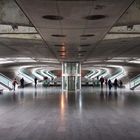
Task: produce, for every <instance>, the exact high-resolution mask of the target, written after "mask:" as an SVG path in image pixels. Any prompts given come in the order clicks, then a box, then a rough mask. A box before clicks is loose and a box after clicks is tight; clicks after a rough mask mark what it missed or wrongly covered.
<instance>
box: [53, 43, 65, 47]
mask: <svg viewBox="0 0 140 140" xmlns="http://www.w3.org/2000/svg"><path fill="white" fill-rule="evenodd" d="M54 46H55V47H64V45H62V44H55V45H54Z"/></svg>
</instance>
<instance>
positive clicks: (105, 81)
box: [93, 77, 123, 90]
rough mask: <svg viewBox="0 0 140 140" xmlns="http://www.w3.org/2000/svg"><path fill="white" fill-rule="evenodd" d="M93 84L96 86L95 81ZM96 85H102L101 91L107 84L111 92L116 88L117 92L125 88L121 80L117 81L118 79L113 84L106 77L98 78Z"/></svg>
mask: <svg viewBox="0 0 140 140" xmlns="http://www.w3.org/2000/svg"><path fill="white" fill-rule="evenodd" d="M93 84H94V85H95V81H94V80H93ZM96 84H98V85H100V86H101V89H102V88H103V85H104V84H105V85H106V88H107V87H108V88H109V90H111V88H112V87H113V86H114V88H115V90H116V89H117V88H118V87H120V88H122V87H123V82H122V81H121V80H119V81H118V80H117V78H116V79H115V80H114V82H113V83H112V81H111V80H110V79H109V80H108V79H105V78H104V77H101V78H100V79H99V77H97V80H96Z"/></svg>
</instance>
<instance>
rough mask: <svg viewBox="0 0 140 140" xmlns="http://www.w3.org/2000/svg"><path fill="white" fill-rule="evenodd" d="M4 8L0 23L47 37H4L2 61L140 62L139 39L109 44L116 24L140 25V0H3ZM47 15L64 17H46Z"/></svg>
mask: <svg viewBox="0 0 140 140" xmlns="http://www.w3.org/2000/svg"><path fill="white" fill-rule="evenodd" d="M0 7H1V8H0V9H1V10H0V24H8V25H12V26H13V25H17V26H19V25H23V26H33V27H35V29H36V30H37V32H38V33H39V34H40V35H41V37H42V40H32V39H28V40H27V39H16V38H15V39H12V38H8V37H5V38H3V37H2V38H1V37H0V57H16V56H19V57H32V58H35V59H40V58H48V59H55V60H56V61H82V62H84V61H91V60H96V59H97V60H98V59H100V60H101V61H102V62H104V61H105V60H109V59H113V58H116V57H128V58H130V59H131V58H134V57H137V58H140V55H139V52H140V47H139V41H140V38H139V37H135V38H133V37H132V38H129V39H128V38H125V39H124V38H122V39H109V40H104V37H105V36H106V35H107V34H108V33H110V30H111V29H112V27H114V26H122V25H124V26H131V25H137V24H140V18H139V17H140V2H139V0H65V1H64V0H16V2H15V1H13V0H1V1H0ZM45 15H48V16H49V15H54V16H61V18H62V19H61V18H60V19H59V20H56V19H55V20H52V19H44V18H43V16H45ZM97 15H102V16H104V18H102V19H97V18H99V16H97ZM53 18H56V17H53ZM0 34H1V33H0ZM86 34H87V35H89V36H88V37H85V36H83V35H86ZM91 34H93V36H92V35H91ZM58 35H65V36H59V37H58ZM90 35H91V36H90Z"/></svg>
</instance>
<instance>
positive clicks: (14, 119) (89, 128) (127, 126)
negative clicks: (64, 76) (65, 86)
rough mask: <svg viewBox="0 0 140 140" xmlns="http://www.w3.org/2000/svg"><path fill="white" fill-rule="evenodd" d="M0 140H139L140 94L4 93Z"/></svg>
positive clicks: (89, 91)
mask: <svg viewBox="0 0 140 140" xmlns="http://www.w3.org/2000/svg"><path fill="white" fill-rule="evenodd" d="M0 140H140V92H137V93H134V92H129V91H124V90H118V91H117V92H115V91H112V92H111V93H109V92H108V91H106V89H105V90H104V91H101V90H100V89H94V88H84V89H82V92H77V93H62V92H61V89H59V88H48V89H42V88H41V87H40V88H37V89H36V90H35V89H34V88H33V89H32V88H30V89H29V88H28V89H24V90H19V91H17V92H16V93H13V92H11V93H3V94H2V95H0Z"/></svg>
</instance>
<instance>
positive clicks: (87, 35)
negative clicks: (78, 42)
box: [80, 34, 95, 37]
mask: <svg viewBox="0 0 140 140" xmlns="http://www.w3.org/2000/svg"><path fill="white" fill-rule="evenodd" d="M93 36H95V35H94V34H84V35H80V37H93Z"/></svg>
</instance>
